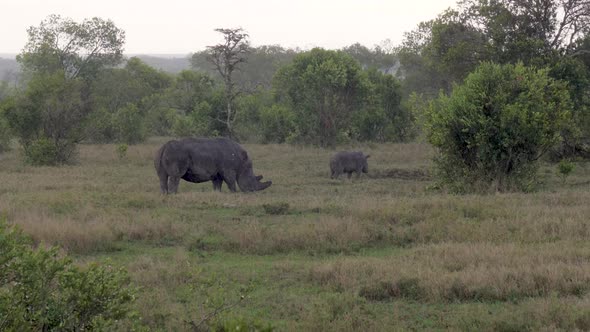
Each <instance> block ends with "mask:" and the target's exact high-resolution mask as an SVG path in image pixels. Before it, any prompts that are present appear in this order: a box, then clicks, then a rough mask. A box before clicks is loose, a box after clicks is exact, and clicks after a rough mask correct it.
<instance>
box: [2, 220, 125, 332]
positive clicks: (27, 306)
mask: <svg viewBox="0 0 590 332" xmlns="http://www.w3.org/2000/svg"><path fill="white" fill-rule="evenodd" d="M135 293H136V290H135V289H134V288H133V287H130V286H129V278H128V277H127V274H126V272H125V271H123V270H118V269H114V268H109V267H106V266H102V265H98V264H91V265H90V266H88V267H86V268H80V267H78V266H76V265H74V264H73V263H72V261H71V259H69V258H67V257H63V256H62V255H60V254H59V252H58V249H57V248H51V249H49V250H46V249H43V248H41V247H39V248H37V249H32V248H31V246H30V243H29V241H28V239H27V238H26V237H25V236H24V235H22V234H21V233H20V232H18V231H16V230H14V229H11V228H8V227H7V226H6V225H5V224H3V223H0V330H2V331H23V330H26V331H86V330H109V329H113V328H115V324H117V322H118V321H121V320H125V319H129V320H130V322H133V321H134V320H136V318H133V316H132V310H131V309H132V308H131V304H132V303H133V301H134V299H135ZM135 322H136V321H135Z"/></svg>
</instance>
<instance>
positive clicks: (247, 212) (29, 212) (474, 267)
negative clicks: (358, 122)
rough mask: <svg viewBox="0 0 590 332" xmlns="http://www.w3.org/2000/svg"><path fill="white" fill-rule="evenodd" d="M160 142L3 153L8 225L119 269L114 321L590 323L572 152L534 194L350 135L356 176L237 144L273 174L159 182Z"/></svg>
mask: <svg viewBox="0 0 590 332" xmlns="http://www.w3.org/2000/svg"><path fill="white" fill-rule="evenodd" d="M163 142H165V139H153V138H152V139H150V140H148V142H147V143H145V144H139V145H131V146H129V147H128V151H127V156H126V157H125V158H123V159H119V156H118V152H117V149H116V146H117V145H111V144H105V145H89V144H84V145H81V147H80V154H79V163H78V164H75V165H71V166H64V167H31V166H24V165H23V164H22V161H21V160H20V158H19V152H18V151H9V152H6V153H5V154H4V155H3V158H2V159H1V160H0V182H1V183H2V184H3V185H2V187H1V188H0V214H1V215H2V216H3V217H5V218H6V220H7V222H8V223H9V224H13V225H17V226H18V227H19V228H20V229H22V230H23V232H24V233H25V234H27V235H28V236H30V237H31V238H32V241H33V244H34V245H38V246H42V247H45V246H47V245H58V246H59V247H60V248H62V250H63V253H65V254H67V255H69V256H70V257H72V258H73V263H74V264H75V266H81V271H86V270H87V269H89V268H87V266H94V265H93V264H99V265H96V266H99V267H100V266H102V267H106V266H108V268H107V270H108V271H111V272H116V271H119V269H124V270H126V271H128V276H129V278H130V282H131V285H132V287H135V288H137V292H136V295H135V298H136V300H135V301H134V302H133V303H134V304H133V306H132V307H130V309H131V311H130V312H136V313H137V314H136V316H137V319H138V321H135V320H134V318H133V317H130V318H127V319H122V320H120V321H119V323H118V324H123V325H118V326H122V327H121V329H122V330H124V329H128V327H129V326H137V327H138V328H139V327H142V328H150V329H152V330H195V329H197V328H196V327H195V326H197V325H198V326H199V329H217V330H228V329H235V328H236V326H240V328H252V329H254V328H257V329H259V330H264V329H270V328H274V329H275V330H278V331H285V330H286V331H298V330H327V331H357V330H373V331H389V330H392V329H398V330H404V329H406V330H410V329H429V330H449V329H451V330H466V331H469V330H541V329H549V330H556V329H557V330H575V329H580V330H584V329H588V328H589V327H590V304H589V302H588V296H589V294H590V288H588V285H589V284H590V269H589V268H588V266H589V265H588V264H587V263H588V260H589V257H590V246H589V245H587V242H588V241H587V238H588V236H589V235H590V234H589V230H588V227H587V216H588V215H590V210H589V209H590V207H589V206H588V204H587V202H588V200H589V199H590V190H589V189H588V182H589V181H590V173H589V172H590V165H588V164H587V163H585V162H572V163H573V164H575V168H574V169H573V170H572V171H571V173H570V174H569V176H568V181H567V182H565V183H564V182H562V181H561V178H560V177H559V175H558V174H557V172H556V171H555V165H552V164H548V163H546V162H544V161H541V162H540V164H539V172H538V174H539V181H540V184H539V186H538V188H537V190H536V191H535V192H532V193H527V194H525V193H504V194H498V193H496V194H491V195H473V194H467V195H462V196H455V195H451V194H446V193H444V192H440V191H437V190H433V189H431V188H432V186H433V183H434V182H433V181H434V180H433V178H432V177H431V168H432V161H431V160H432V156H433V155H434V154H435V152H434V150H433V149H432V148H431V147H430V146H428V145H425V144H416V143H407V144H371V145H360V146H350V147H349V148H351V149H357V150H363V151H364V152H365V153H369V154H371V159H370V162H369V163H370V165H369V173H368V174H366V175H363V176H362V177H361V178H360V179H358V180H357V179H352V180H348V179H341V180H332V179H330V177H329V167H328V162H329V158H330V156H331V155H332V154H333V153H334V151H333V150H327V149H321V148H312V147H307V148H305V147H296V146H290V145H285V144H282V145H273V144H270V145H256V144H245V145H244V146H245V148H246V149H247V150H248V153H249V155H250V156H251V157H252V160H253V162H254V169H255V171H256V173H257V174H263V175H264V178H265V179H269V180H272V181H273V185H272V186H271V187H270V188H268V189H266V190H264V191H261V192H256V193H248V194H246V193H235V194H232V193H229V192H228V190H227V188H225V187H224V189H223V192H221V193H219V192H214V191H213V189H212V185H211V183H202V184H191V183H187V182H183V183H181V185H180V190H179V194H177V195H170V196H162V195H161V194H160V193H159V189H158V180H157V177H156V174H155V170H154V168H153V160H152V158H153V154H154V152H155V151H156V150H157V149H158V148H159V146H160V145H161V144H162V143H163ZM54 253H55V254H56V252H54ZM58 257H61V256H60V255H58ZM89 264H90V265H89ZM3 271H4V270H3ZM64 294H65V293H64ZM523 317H534V319H528V318H527V319H524V318H523ZM134 324H135V325H134Z"/></svg>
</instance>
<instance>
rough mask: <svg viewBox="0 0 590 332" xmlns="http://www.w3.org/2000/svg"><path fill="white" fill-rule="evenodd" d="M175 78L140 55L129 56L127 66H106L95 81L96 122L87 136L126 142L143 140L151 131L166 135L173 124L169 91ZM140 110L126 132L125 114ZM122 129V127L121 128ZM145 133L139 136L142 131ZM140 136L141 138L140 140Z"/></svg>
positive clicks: (88, 130)
mask: <svg viewBox="0 0 590 332" xmlns="http://www.w3.org/2000/svg"><path fill="white" fill-rule="evenodd" d="M172 82H173V78H172V77H171V76H170V75H168V74H166V73H164V72H162V71H159V70H156V69H154V68H152V67H150V66H148V65H146V64H145V63H143V62H142V61H141V60H140V59H139V58H136V57H133V58H131V59H129V60H128V61H127V62H126V64H125V66H124V67H123V68H105V69H103V70H101V72H100V73H99V74H98V76H97V78H96V80H93V81H92V85H91V91H92V96H93V97H92V109H93V111H92V115H91V117H92V121H90V124H91V125H90V126H88V127H87V137H88V138H89V139H91V140H93V141H96V142H104V143H107V142H115V141H123V142H126V143H128V144H134V143H139V142H141V141H143V140H144V139H145V137H146V135H147V134H148V132H149V133H150V134H162V133H164V134H166V133H168V131H169V129H170V127H171V126H172V124H171V120H170V118H169V117H170V114H169V113H170V112H169V111H170V107H171V106H169V105H168V104H167V101H168V99H167V96H166V92H167V91H168V89H169V88H170V86H171V85H172ZM130 107H131V108H132V109H133V112H134V113H136V114H135V117H136V120H137V121H136V122H130V123H128V125H127V128H126V129H125V130H124V132H122V131H121V130H119V129H120V128H122V127H121V116H122V114H123V113H126V114H127V115H130V114H129V110H130ZM118 128H119V129H118ZM127 131H129V132H135V138H134V139H131V141H128V138H129V137H127V138H122V135H126V133H125V132H127ZM142 131H144V132H145V133H143V134H140V135H136V134H138V133H139V132H142ZM137 139H139V140H137Z"/></svg>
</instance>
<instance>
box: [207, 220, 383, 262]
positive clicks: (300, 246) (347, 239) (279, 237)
mask: <svg viewBox="0 0 590 332" xmlns="http://www.w3.org/2000/svg"><path fill="white" fill-rule="evenodd" d="M377 226H378V225H376V224H374V223H371V222H366V221H362V220H357V219H353V218H337V217H329V216H316V217H308V218H305V220H299V221H298V222H289V223H288V225H284V226H283V225H280V224H279V225H266V224H265V223H264V222H261V221H259V220H256V219H252V220H246V221H245V222H240V223H239V224H238V225H235V226H234V227H228V226H227V225H218V226H215V227H214V228H213V230H212V231H213V232H214V233H216V234H220V235H221V237H222V238H223V239H224V242H223V244H224V247H225V248H226V249H227V250H230V251H238V252H243V253H251V254H272V253H285V252H291V251H297V250H302V251H311V252H324V253H330V252H332V253H334V252H353V251H356V250H358V249H360V248H362V247H366V246H372V245H375V244H377V243H381V242H382V241H384V240H385V236H384V234H383V233H382V230H381V229H380V228H379V227H377Z"/></svg>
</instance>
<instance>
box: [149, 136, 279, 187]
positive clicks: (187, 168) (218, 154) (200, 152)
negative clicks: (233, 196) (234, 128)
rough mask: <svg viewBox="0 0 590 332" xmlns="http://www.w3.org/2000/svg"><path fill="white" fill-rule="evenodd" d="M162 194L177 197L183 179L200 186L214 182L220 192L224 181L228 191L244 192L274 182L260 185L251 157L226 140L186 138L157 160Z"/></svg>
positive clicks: (167, 146)
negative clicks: (238, 188)
mask: <svg viewBox="0 0 590 332" xmlns="http://www.w3.org/2000/svg"><path fill="white" fill-rule="evenodd" d="M154 166H155V167H156V172H157V174H158V177H159V178H160V188H161V190H162V193H163V194H169V193H170V194H174V193H176V192H177V190H178V183H179V182H180V179H184V180H185V181H188V182H194V183H200V182H206V181H213V189H214V190H219V191H220V190H221V184H222V183H223V181H225V183H226V184H227V186H228V188H229V190H231V191H232V192H235V191H236V182H237V183H238V186H239V187H240V189H241V190H242V191H257V190H263V189H266V188H268V187H269V186H270V185H271V184H272V181H267V182H260V179H262V176H255V175H254V172H253V171H252V161H251V160H250V158H249V157H248V153H246V151H245V150H244V149H243V148H242V147H241V146H240V145H239V144H238V143H236V142H234V141H232V140H229V139H227V138H211V139H209V138H185V139H182V140H172V141H169V142H167V143H166V144H164V145H163V146H162V147H161V148H160V149H159V150H158V152H157V153H156V157H155V160H154Z"/></svg>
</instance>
